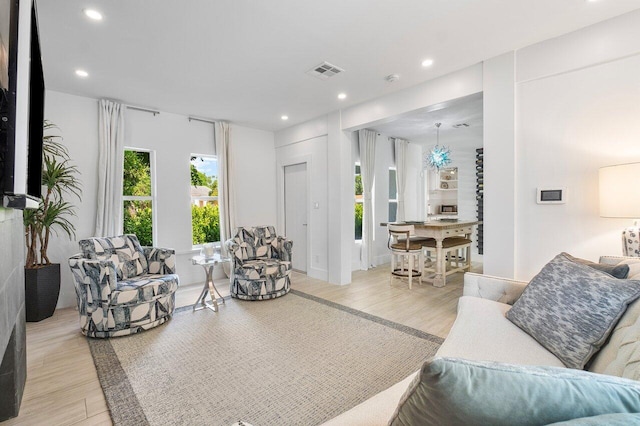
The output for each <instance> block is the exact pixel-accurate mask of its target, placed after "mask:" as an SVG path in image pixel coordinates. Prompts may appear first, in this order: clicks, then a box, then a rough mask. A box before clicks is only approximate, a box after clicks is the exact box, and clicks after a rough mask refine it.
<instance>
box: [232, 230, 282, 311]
mask: <svg viewBox="0 0 640 426" xmlns="http://www.w3.org/2000/svg"><path fill="white" fill-rule="evenodd" d="M292 246H293V242H292V241H291V240H288V239H286V238H285V237H281V236H278V235H276V230H275V228H274V227H273V226H256V227H254V228H243V227H238V228H236V232H235V235H234V236H233V238H231V239H229V240H227V241H226V242H225V247H226V248H227V251H228V252H229V256H231V263H232V266H231V273H232V275H231V296H232V297H235V298H238V299H244V300H265V299H273V298H276V297H280V296H284V295H285V294H287V293H288V292H289V290H290V289H291V279H290V277H289V276H290V275H291V247H292Z"/></svg>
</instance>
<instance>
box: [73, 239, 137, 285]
mask: <svg viewBox="0 0 640 426" xmlns="http://www.w3.org/2000/svg"><path fill="white" fill-rule="evenodd" d="M79 245H80V249H81V250H82V254H83V256H84V257H86V258H87V259H97V260H111V261H113V263H114V264H115V265H116V274H117V276H118V280H122V279H127V278H131V277H137V276H139V275H142V274H146V273H148V272H149V264H148V262H147V258H146V257H145V255H144V251H143V249H142V246H141V245H140V242H139V241H138V237H136V236H135V235H120V236H118V237H107V238H88V239H86V240H81V241H80V242H79Z"/></svg>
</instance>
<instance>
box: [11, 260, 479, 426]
mask: <svg viewBox="0 0 640 426" xmlns="http://www.w3.org/2000/svg"><path fill="white" fill-rule="evenodd" d="M472 270H473V271H474V272H481V264H478V265H474V267H473V268H472ZM216 286H217V288H218V290H219V291H220V293H221V294H222V295H223V296H226V295H228V294H229V286H228V284H227V283H226V282H225V281H224V280H222V281H220V283H216ZM292 288H294V289H296V290H300V291H303V292H306V293H309V294H313V295H315V296H318V297H321V298H324V299H327V300H331V301H333V302H336V303H339V304H342V305H346V306H349V307H351V308H354V309H358V310H361V311H364V312H367V313H370V314H373V315H377V316H379V317H382V318H386V319H388V320H391V321H395V322H398V323H400V324H404V325H407V326H409V327H413V328H416V329H419V330H422V331H426V332H428V333H431V334H435V335H437V336H440V337H446V335H447V334H448V332H449V329H450V328H451V325H452V324H453V321H454V320H455V315H456V305H457V301H458V298H459V297H460V296H461V295H462V274H460V273H458V274H454V275H451V276H450V277H449V278H448V279H447V286H446V287H444V288H435V287H433V286H431V285H430V284H417V283H416V282H414V283H413V289H412V290H409V288H408V286H407V283H406V280H404V281H402V280H399V279H394V280H393V281H392V283H391V285H389V265H383V266H379V267H377V268H375V269H372V270H369V271H357V272H354V274H353V281H352V283H351V284H349V285H345V286H337V285H332V284H328V283H326V282H324V281H319V280H315V279H313V278H308V277H307V276H306V275H302V274H299V273H294V275H293V277H292ZM201 289H202V286H201V285H193V286H187V287H182V288H180V289H179V290H178V292H177V293H176V306H186V305H189V304H192V303H193V302H194V301H195V300H196V298H197V297H198V295H199V294H200V291H201ZM211 315H216V314H214V313H213V312H211ZM110 424H111V419H110V417H109V412H108V409H107V405H106V402H105V399H104V395H103V393H102V389H101V388H100V383H99V381H98V376H97V374H96V370H95V367H94V365H93V359H92V358H91V353H90V352H89V345H88V344H87V341H86V338H85V337H84V336H82V335H81V334H80V332H79V327H78V314H77V312H76V311H75V310H74V309H61V310H58V311H56V313H55V314H54V315H53V317H51V318H49V319H46V320H44V321H41V322H39V323H28V324H27V383H26V387H25V392H24V396H23V399H22V407H21V409H20V415H19V416H18V417H16V418H14V419H11V420H8V421H5V422H0V425H2V426H10V425H47V426H55V425H110Z"/></svg>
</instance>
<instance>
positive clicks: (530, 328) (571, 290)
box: [506, 253, 640, 369]
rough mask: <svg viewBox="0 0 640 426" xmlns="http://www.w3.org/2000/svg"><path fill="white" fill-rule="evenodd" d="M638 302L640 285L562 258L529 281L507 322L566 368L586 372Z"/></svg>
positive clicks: (508, 313)
mask: <svg viewBox="0 0 640 426" xmlns="http://www.w3.org/2000/svg"><path fill="white" fill-rule="evenodd" d="M639 296H640V281H636V280H619V279H617V278H613V277H612V276H611V275H609V274H606V273H604V272H600V271H597V270H595V269H593V268H591V267H589V266H586V265H582V264H579V263H575V262H573V261H572V260H571V259H569V258H568V257H567V256H566V255H565V254H564V253H562V254H559V255H558V256H556V257H555V258H554V259H553V260H552V261H551V262H549V263H547V264H546V265H545V266H544V268H542V270H541V271H540V273H539V274H538V275H536V276H535V277H534V278H533V279H532V280H531V282H530V283H529V285H527V287H526V288H525V290H524V292H523V293H522V296H520V298H519V299H518V300H517V301H516V303H514V305H513V307H512V308H511V309H510V310H509V311H508V312H507V313H506V317H507V319H509V320H510V321H511V322H513V323H514V324H515V325H517V326H518V327H520V328H521V329H522V330H524V331H525V332H526V333H527V334H529V335H530V336H531V337H533V338H534V339H536V340H537V341H538V343H540V344H541V345H542V346H544V347H545V348H546V349H547V350H549V351H550V352H551V353H553V354H554V355H555V356H557V357H558V358H559V359H560V360H561V361H562V362H563V363H564V364H565V365H566V366H567V367H569V368H579V369H583V368H584V366H585V364H586V363H587V362H588V361H589V359H590V358H591V357H592V356H593V354H595V353H596V352H597V351H598V350H599V349H600V347H601V346H602V345H603V344H604V342H605V341H606V340H607V337H609V334H610V333H611V330H613V327H614V326H615V325H616V323H617V322H618V320H619V319H620V317H621V316H622V314H624V312H625V310H626V309H627V305H629V303H631V302H633V301H634V300H636V299H637V298H638V297H639Z"/></svg>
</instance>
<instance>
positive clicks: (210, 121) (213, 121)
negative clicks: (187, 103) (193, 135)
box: [189, 117, 216, 124]
mask: <svg viewBox="0 0 640 426" xmlns="http://www.w3.org/2000/svg"><path fill="white" fill-rule="evenodd" d="M191 121H202V122H203V123H211V124H216V122H215V120H208V119H206V118H198V117H189V122H191Z"/></svg>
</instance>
